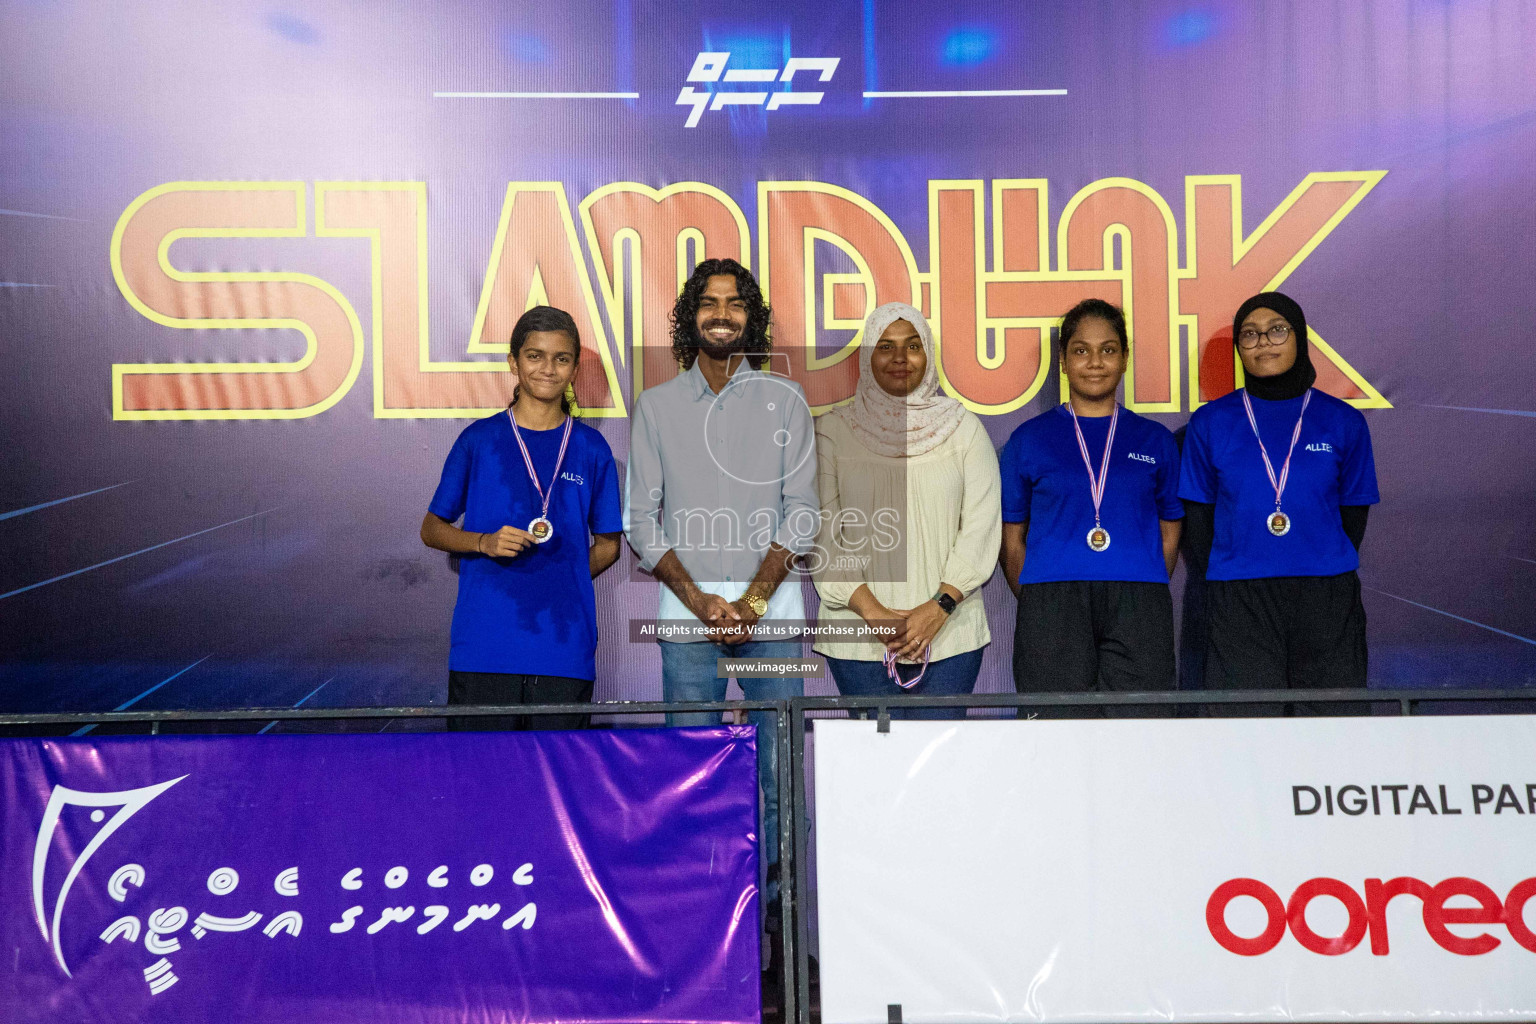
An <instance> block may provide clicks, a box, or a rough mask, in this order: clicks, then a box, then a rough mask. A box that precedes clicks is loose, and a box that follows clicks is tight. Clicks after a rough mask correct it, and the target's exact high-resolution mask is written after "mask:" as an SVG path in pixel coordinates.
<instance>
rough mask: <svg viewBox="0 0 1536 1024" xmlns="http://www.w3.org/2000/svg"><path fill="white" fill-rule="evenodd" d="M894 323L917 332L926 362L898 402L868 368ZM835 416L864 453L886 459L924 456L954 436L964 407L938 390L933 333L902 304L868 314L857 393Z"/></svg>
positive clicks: (937, 370) (916, 314)
mask: <svg viewBox="0 0 1536 1024" xmlns="http://www.w3.org/2000/svg"><path fill="white" fill-rule="evenodd" d="M897 320H905V321H907V323H909V324H911V325H912V326H913V327H914V328H915V329H916V330H917V336H918V337H919V338H920V339H922V342H923V353H924V355H926V356H927V357H928V366H927V368H926V369H925V370H924V371H923V380H922V383H920V384H918V386H917V387H916V389H914V390H913V391H912V393H911V394H909V395H906V396H905V397H902V398H897V397H896V396H895V395H892V394H888V393H887V392H886V390H885V389H884V388H882V387H881V386H880V385H879V384H878V383H876V382H875V375H874V373H873V372H872V371H871V370H870V367H869V361H870V357H871V356H872V355H873V354H874V351H875V343H876V342H878V341H879V340H880V335H881V334H884V333H885V329H886V328H887V327H889V326H891V324H893V323H895V322H896V321H897ZM833 415H835V416H841V417H843V419H844V421H845V422H846V423H847V424H848V427H849V429H850V430H852V431H853V434H854V436H855V437H857V438H858V439H859V440H860V441H862V442H863V443H864V446H865V447H866V448H868V449H869V450H870V451H872V452H874V453H875V454H876V455H883V456H886V457H887V458H902V457H911V456H914V455H923V454H926V453H927V452H931V451H933V449H935V448H937V447H938V446H939V445H941V444H943V443H944V441H945V439H947V438H948V437H949V435H950V434H953V433H954V432H955V428H956V427H958V426H959V425H960V420H961V419H962V418H963V417H964V415H965V407H964V406H963V405H961V404H960V403H959V402H957V401H955V400H954V399H953V398H950V397H949V396H948V395H946V394H944V392H943V390H942V389H941V388H940V387H939V360H938V353H937V352H935V351H934V346H933V334H932V332H931V331H929V329H928V321H927V320H926V319H924V318H923V314H921V313H919V312H918V311H917V310H916V309H914V308H913V307H912V306H909V305H907V304H906V303H905V302H887V303H886V304H885V305H883V306H881V307H879V308H878V309H876V310H875V311H874V312H873V313H871V314H869V319H867V320H865V321H864V336H863V339H862V340H861V341H860V343H859V386H858V390H857V391H856V392H855V393H854V396H853V402H852V403H851V404H849V405H845V406H843V407H842V408H840V409H838V410H836V411H835V412H834V413H833Z"/></svg>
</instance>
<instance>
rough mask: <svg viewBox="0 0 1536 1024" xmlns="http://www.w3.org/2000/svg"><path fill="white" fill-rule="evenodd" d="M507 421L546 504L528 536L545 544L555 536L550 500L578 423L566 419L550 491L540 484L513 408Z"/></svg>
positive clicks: (550, 482) (535, 541) (529, 527)
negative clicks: (573, 428)
mask: <svg viewBox="0 0 1536 1024" xmlns="http://www.w3.org/2000/svg"><path fill="white" fill-rule="evenodd" d="M507 421H508V422H509V423H511V424H512V436H513V437H515V438H516V439H517V447H518V450H520V451H521V452H522V453H523V465H524V466H526V467H527V468H528V478H529V479H530V480H532V481H533V489H534V490H536V491H538V492H539V497H540V498H541V499H542V500H543V502H544V505H543V507H542V508H540V509H539V514H538V516H536V517H535V518H534V520H533V521H532V522H531V523H529V524H528V534H529V536H531V537H532V538H533V542H534V543H535V544H543V543H544V542H545V541H547V540H549V539H550V538H552V537H554V535H555V524H554V523H552V522H550V521H549V499H550V498H552V497H554V495H555V484H557V483H559V481H560V467H561V466H562V465H564V463H565V449H566V446H567V445H569V444H570V443H571V427H572V426H574V425H575V423H576V421H575V420H574V419H572V418H571V417H569V416H567V417H566V418H565V433H564V434H562V435H560V454H558V455H556V456H555V471H554V473H552V474H551V475H550V478H549V490H548V491H546V490H544V486H543V484H541V483H539V474H538V471H537V470H535V469H534V468H533V456H531V455H529V454H528V446H527V445H526V444H524V443H523V432H522V431H521V430H519V429H517V417H516V416H513V415H512V409H511V407H508V408H507Z"/></svg>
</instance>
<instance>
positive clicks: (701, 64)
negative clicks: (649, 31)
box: [677, 53, 839, 128]
mask: <svg viewBox="0 0 1536 1024" xmlns="http://www.w3.org/2000/svg"><path fill="white" fill-rule="evenodd" d="M730 60H731V55H730V54H729V53H701V54H699V55H698V57H697V58H695V59H694V62H693V70H692V71H690V72H688V81H690V82H703V83H708V84H713V83H716V82H719V81H720V76H721V73H722V72H724V75H725V81H727V82H757V83H761V84H764V85H767V84H769V83H772V82H789V83H793V82H794V80H795V74H796V72H800V71H814V72H816V73H817V74H818V75H819V76H820V77H819V78H818V79H817V80H818V81H822V82H830V81H831V80H832V75H833V73H834V72H836V71H837V65H838V61H839V58H837V57H791V58H790V59H789V60H788V61H786V62H785V63H784V69H783V71H782V72H781V71H780V70H779V69H778V68H734V69H732V70H730V71H727V70H726V67H725V66H726V65H727V64H728V63H730ZM712 92H713V97H714V102H712V103H711V102H710V97H711V93H712ZM824 95H826V94H825V93H821V92H772V93H770V92H768V91H767V90H757V89H743V90H740V91H733V92H725V91H712V90H709V89H705V90H703V91H698V90H695V89H694V88H693V86H691V85H685V86H683V91H682V92H680V93H678V94H677V105H678V106H680V107H684V106H686V107H692V108H693V109H692V110H691V111H689V113H688V120H687V121H686V122H684V126H685V127H688V128H697V127H698V125H699V119H700V118H702V117H703V116H704V111H705V109H706V108H707V109H709V110H720V109H722V108H724V107H728V106H737V107H740V106H747V107H763V106H766V107H767V108H768V109H769V110H778V109H779V108H780V107H788V106H809V107H814V106H816V105H817V104H819V103H820V102H821V99H822V97H823V96H824Z"/></svg>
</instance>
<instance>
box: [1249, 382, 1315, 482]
mask: <svg viewBox="0 0 1536 1024" xmlns="http://www.w3.org/2000/svg"><path fill="white" fill-rule="evenodd" d="M1311 404H1312V389H1311V388H1308V389H1307V396H1306V397H1305V398H1303V399H1302V400H1301V412H1299V413H1297V414H1296V429H1295V430H1293V431H1291V447H1290V450H1289V451H1287V452H1286V453H1285V465H1284V466H1281V467H1280V476H1279V477H1278V478H1277V477H1276V476H1275V467H1274V464H1273V463H1271V462H1270V461H1269V449H1267V448H1265V447H1264V439H1263V438H1262V437H1260V436H1259V421H1258V420H1256V419H1254V418H1253V403H1252V402H1250V401H1249V400H1248V390H1247V389H1246V388H1244V389H1243V408H1244V409H1246V410H1247V411H1248V425H1249V426H1250V427H1252V428H1253V439H1254V440H1255V441H1257V442H1259V454H1260V455H1261V456H1263V458H1264V472H1266V473H1268V474H1269V485H1270V486H1271V487H1273V488H1274V489H1275V508H1276V509H1277V510H1278V509H1279V508H1280V496H1281V495H1282V494H1284V493H1285V482H1286V480H1287V479H1289V478H1290V475H1291V456H1292V455H1293V454H1295V452H1296V442H1297V441H1299V440H1301V420H1302V417H1303V416H1305V415H1306V414H1307V406H1308V405H1311Z"/></svg>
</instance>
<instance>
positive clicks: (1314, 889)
mask: <svg viewBox="0 0 1536 1024" xmlns="http://www.w3.org/2000/svg"><path fill="white" fill-rule="evenodd" d="M1319 896H1331V897H1333V898H1334V899H1336V900H1338V901H1339V902H1340V903H1342V904H1344V909H1345V911H1347V912H1348V914H1349V923H1348V924H1346V925H1345V926H1344V931H1343V933H1342V934H1340V935H1337V936H1334V937H1333V938H1331V939H1330V938H1327V937H1325V936H1322V935H1319V934H1317V933H1316V932H1314V931H1313V930H1312V926H1311V925H1309V924H1307V904H1309V903H1311V902H1312V901H1313V900H1314V899H1316V898H1317V897H1319ZM1286 916H1287V917H1288V918H1289V919H1290V923H1291V934H1292V935H1294V936H1296V941H1297V942H1299V943H1301V944H1302V946H1304V947H1306V948H1307V949H1309V950H1311V951H1312V952H1314V953H1321V954H1322V955H1323V956H1340V955H1342V954H1344V953H1348V952H1349V951H1350V950H1352V949H1354V948H1355V947H1356V946H1358V945H1360V940H1361V939H1363V938H1364V937H1365V921H1366V917H1365V903H1364V902H1363V901H1362V900H1361V899H1360V897H1359V895H1358V894H1357V893H1356V892H1355V890H1353V889H1351V888H1350V887H1349V886H1347V885H1345V884H1344V883H1343V882H1341V881H1339V880H1338V879H1337V878H1313V879H1309V880H1308V881H1305V882H1302V883H1301V884H1300V885H1298V886H1297V887H1296V891H1295V892H1294V893H1292V894H1291V902H1290V903H1289V905H1287V907H1286Z"/></svg>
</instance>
